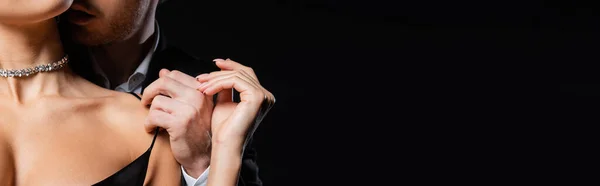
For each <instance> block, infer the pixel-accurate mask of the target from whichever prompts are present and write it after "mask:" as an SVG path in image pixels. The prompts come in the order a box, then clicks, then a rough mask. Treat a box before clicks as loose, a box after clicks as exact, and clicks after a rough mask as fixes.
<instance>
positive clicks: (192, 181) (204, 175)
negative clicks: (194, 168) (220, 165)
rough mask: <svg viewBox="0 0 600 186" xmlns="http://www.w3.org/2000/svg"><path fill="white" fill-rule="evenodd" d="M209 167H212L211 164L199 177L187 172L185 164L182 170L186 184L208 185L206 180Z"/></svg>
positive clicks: (192, 185) (191, 185) (195, 185)
mask: <svg viewBox="0 0 600 186" xmlns="http://www.w3.org/2000/svg"><path fill="white" fill-rule="evenodd" d="M208 169H210V165H209V166H208V167H207V168H206V170H204V172H203V173H202V174H201V175H200V177H198V179H196V178H194V177H192V176H190V175H188V174H187V172H185V169H183V166H181V172H182V173H183V179H184V180H185V184H186V185H187V186H206V182H207V181H208Z"/></svg>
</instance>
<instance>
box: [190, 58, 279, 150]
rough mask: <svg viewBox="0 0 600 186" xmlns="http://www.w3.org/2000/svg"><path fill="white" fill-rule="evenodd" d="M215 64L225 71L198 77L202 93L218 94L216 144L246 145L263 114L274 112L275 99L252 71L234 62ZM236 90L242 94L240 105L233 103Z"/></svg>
mask: <svg viewBox="0 0 600 186" xmlns="http://www.w3.org/2000/svg"><path fill="white" fill-rule="evenodd" d="M214 61H215V63H216V65H217V66H218V67H219V68H220V69H221V71H216V72H212V73H210V74H201V75H199V76H198V77H196V79H198V81H199V82H202V85H201V86H200V88H199V89H198V90H199V91H202V92H203V93H204V94H205V95H206V96H211V95H214V94H217V93H218V96H217V103H216V105H215V109H214V111H213V116H212V127H211V128H212V129H211V130H212V133H213V143H221V142H227V143H229V142H233V143H236V144H237V143H243V144H244V145H245V142H246V140H248V139H247V137H249V136H250V135H248V134H252V133H253V132H254V130H255V129H256V127H257V126H254V124H255V119H256V117H257V116H258V114H259V110H260V109H268V108H270V107H271V106H272V105H273V104H274V103H275V97H274V96H273V94H271V92H269V91H268V90H266V89H265V88H263V87H262V86H261V85H260V82H259V81H258V78H257V77H256V74H255V73H254V71H253V70H252V68H250V67H247V66H244V65H242V64H239V63H237V62H235V61H232V60H230V59H227V60H222V59H216V60H214ZM233 89H235V90H236V91H238V92H239V93H240V103H235V102H233V100H232V95H233V94H232V90H233ZM265 107H266V108H265ZM256 125H257V124H256ZM240 145H242V144H240Z"/></svg>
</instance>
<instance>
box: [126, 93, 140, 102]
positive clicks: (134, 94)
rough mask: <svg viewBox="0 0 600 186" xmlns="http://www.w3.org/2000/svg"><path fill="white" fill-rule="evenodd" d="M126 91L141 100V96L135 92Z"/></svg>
mask: <svg viewBox="0 0 600 186" xmlns="http://www.w3.org/2000/svg"><path fill="white" fill-rule="evenodd" d="M128 93H129V94H131V95H133V96H135V97H136V98H138V99H139V100H142V98H141V97H140V96H139V95H137V94H136V93H135V92H128Z"/></svg>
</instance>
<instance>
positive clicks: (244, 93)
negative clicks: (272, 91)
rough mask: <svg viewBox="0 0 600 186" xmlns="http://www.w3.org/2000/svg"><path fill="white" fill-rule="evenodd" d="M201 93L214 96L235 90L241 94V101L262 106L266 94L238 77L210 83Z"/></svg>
mask: <svg viewBox="0 0 600 186" xmlns="http://www.w3.org/2000/svg"><path fill="white" fill-rule="evenodd" d="M206 85H207V86H204V87H203V88H202V89H201V90H200V91H202V92H204V94H206V95H214V94H216V93H218V92H221V91H223V90H227V89H232V88H234V89H235V90H237V91H238V92H240V99H241V101H249V102H252V103H257V104H260V103H262V101H263V99H264V94H263V92H262V90H261V89H259V88H258V87H255V86H253V85H252V84H251V83H249V82H248V81H245V80H243V79H242V78H240V77H238V76H231V77H228V78H224V79H219V80H216V81H209V82H207V84H206Z"/></svg>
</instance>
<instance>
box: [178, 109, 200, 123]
mask: <svg viewBox="0 0 600 186" xmlns="http://www.w3.org/2000/svg"><path fill="white" fill-rule="evenodd" d="M181 111H182V116H183V117H182V119H183V120H184V121H185V124H189V123H191V121H193V120H194V119H195V117H196V115H197V113H198V110H197V109H196V108H194V107H193V106H190V105H186V106H183V107H181Z"/></svg>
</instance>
